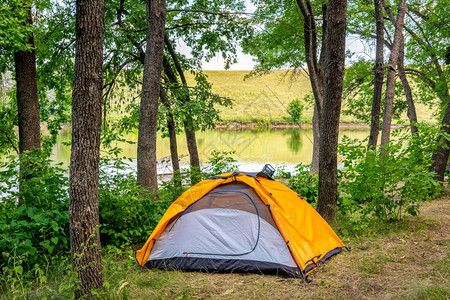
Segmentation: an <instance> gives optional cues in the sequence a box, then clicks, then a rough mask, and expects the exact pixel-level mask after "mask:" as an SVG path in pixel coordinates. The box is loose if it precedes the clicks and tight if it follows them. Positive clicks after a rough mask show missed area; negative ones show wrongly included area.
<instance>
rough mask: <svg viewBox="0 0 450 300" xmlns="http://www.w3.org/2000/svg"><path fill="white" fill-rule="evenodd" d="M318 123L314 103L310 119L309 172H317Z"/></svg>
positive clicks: (318, 148) (317, 114)
mask: <svg viewBox="0 0 450 300" xmlns="http://www.w3.org/2000/svg"><path fill="white" fill-rule="evenodd" d="M319 128H320V124H319V113H318V110H317V106H316V105H314V114H313V119H312V131H313V156H312V161H311V169H310V170H309V172H310V173H317V172H318V171H319V150H320V144H319V143H320V129H319Z"/></svg>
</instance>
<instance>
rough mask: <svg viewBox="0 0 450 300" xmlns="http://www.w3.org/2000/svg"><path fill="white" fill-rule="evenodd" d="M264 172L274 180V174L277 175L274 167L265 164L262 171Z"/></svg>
mask: <svg viewBox="0 0 450 300" xmlns="http://www.w3.org/2000/svg"><path fill="white" fill-rule="evenodd" d="M262 172H263V173H264V174H266V175H267V176H269V177H270V178H272V177H273V174H274V173H275V168H274V167H272V165H270V164H265V165H264V167H263V169H262Z"/></svg>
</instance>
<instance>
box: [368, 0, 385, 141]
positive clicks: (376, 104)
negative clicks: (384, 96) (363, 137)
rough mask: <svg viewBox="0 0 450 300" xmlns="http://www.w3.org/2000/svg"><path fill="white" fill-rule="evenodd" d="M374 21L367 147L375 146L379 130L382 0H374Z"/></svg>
mask: <svg viewBox="0 0 450 300" xmlns="http://www.w3.org/2000/svg"><path fill="white" fill-rule="evenodd" d="M374 2H375V21H376V36H377V41H376V43H377V48H376V54H375V55H376V58H375V78H374V89H373V100H372V117H371V120H370V135H369V147H372V148H375V147H376V146H377V142H378V134H379V132H380V109H381V93H382V90H383V80H384V58H383V45H384V30H383V28H384V19H383V0H375V1H374Z"/></svg>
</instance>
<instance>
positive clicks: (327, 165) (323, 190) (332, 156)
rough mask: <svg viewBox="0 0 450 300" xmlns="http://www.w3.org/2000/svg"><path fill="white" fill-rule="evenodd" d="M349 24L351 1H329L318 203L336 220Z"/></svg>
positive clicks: (320, 209) (328, 215)
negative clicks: (347, 27)
mask: <svg viewBox="0 0 450 300" xmlns="http://www.w3.org/2000/svg"><path fill="white" fill-rule="evenodd" d="M346 23H347V0H329V1H328V11H327V51H326V58H325V63H326V64H325V66H326V67H325V68H324V69H325V76H324V77H325V80H324V83H325V86H324V88H325V89H324V99H323V100H324V101H323V107H322V118H321V123H320V152H319V195H318V202H317V211H318V212H319V213H320V214H321V215H322V217H324V218H325V219H326V220H332V219H333V218H334V217H335V216H336V208H337V145H338V137H339V117H340V112H341V102H342V87H343V80H344V67H345V31H346Z"/></svg>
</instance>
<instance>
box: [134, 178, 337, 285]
mask: <svg viewBox="0 0 450 300" xmlns="http://www.w3.org/2000/svg"><path fill="white" fill-rule="evenodd" d="M343 247H345V245H344V244H343V243H342V241H341V240H340V239H339V238H338V237H337V235H336V234H335V233H334V231H333V230H332V229H331V227H330V226H329V225H328V224H327V222H326V221H325V220H324V219H323V218H322V217H321V216H320V215H319V214H318V213H317V212H316V211H315V210H314V208H313V207H312V206H311V205H310V204H309V203H308V202H306V200H305V199H304V198H302V197H300V196H298V195H297V194H296V193H295V192H294V191H292V190H291V189H289V188H288V187H286V186H285V185H283V184H281V183H279V182H277V181H274V180H272V179H271V178H269V177H267V176H266V175H265V174H264V173H258V174H256V173H243V172H234V173H226V174H222V175H218V176H213V177H210V178H209V179H206V180H203V181H202V182H200V183H198V184H196V185H194V186H193V187H191V188H190V189H189V190H187V191H186V192H185V193H183V194H182V195H181V196H180V197H179V198H178V199H177V200H176V201H175V202H174V203H173V204H172V205H171V206H170V207H169V208H168V209H167V211H166V213H165V214H164V216H163V217H162V219H161V221H160V222H159V223H158V225H157V226H156V228H155V229H154V231H153V233H152V234H151V235H150V237H149V239H148V240H147V242H146V243H145V245H144V247H143V248H142V249H141V250H139V251H137V252H136V259H137V261H138V263H139V264H140V265H141V266H145V267H150V268H161V269H164V268H175V269H181V270H188V271H196V270H206V271H217V272H261V273H265V274H266V273H276V274H288V275H291V276H295V277H301V278H304V277H306V275H308V274H309V273H310V272H311V271H312V270H313V269H314V268H316V267H317V266H319V265H320V264H322V263H323V262H324V261H325V260H326V259H328V258H329V257H331V256H332V255H334V254H337V253H339V252H341V251H342V249H343Z"/></svg>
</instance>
